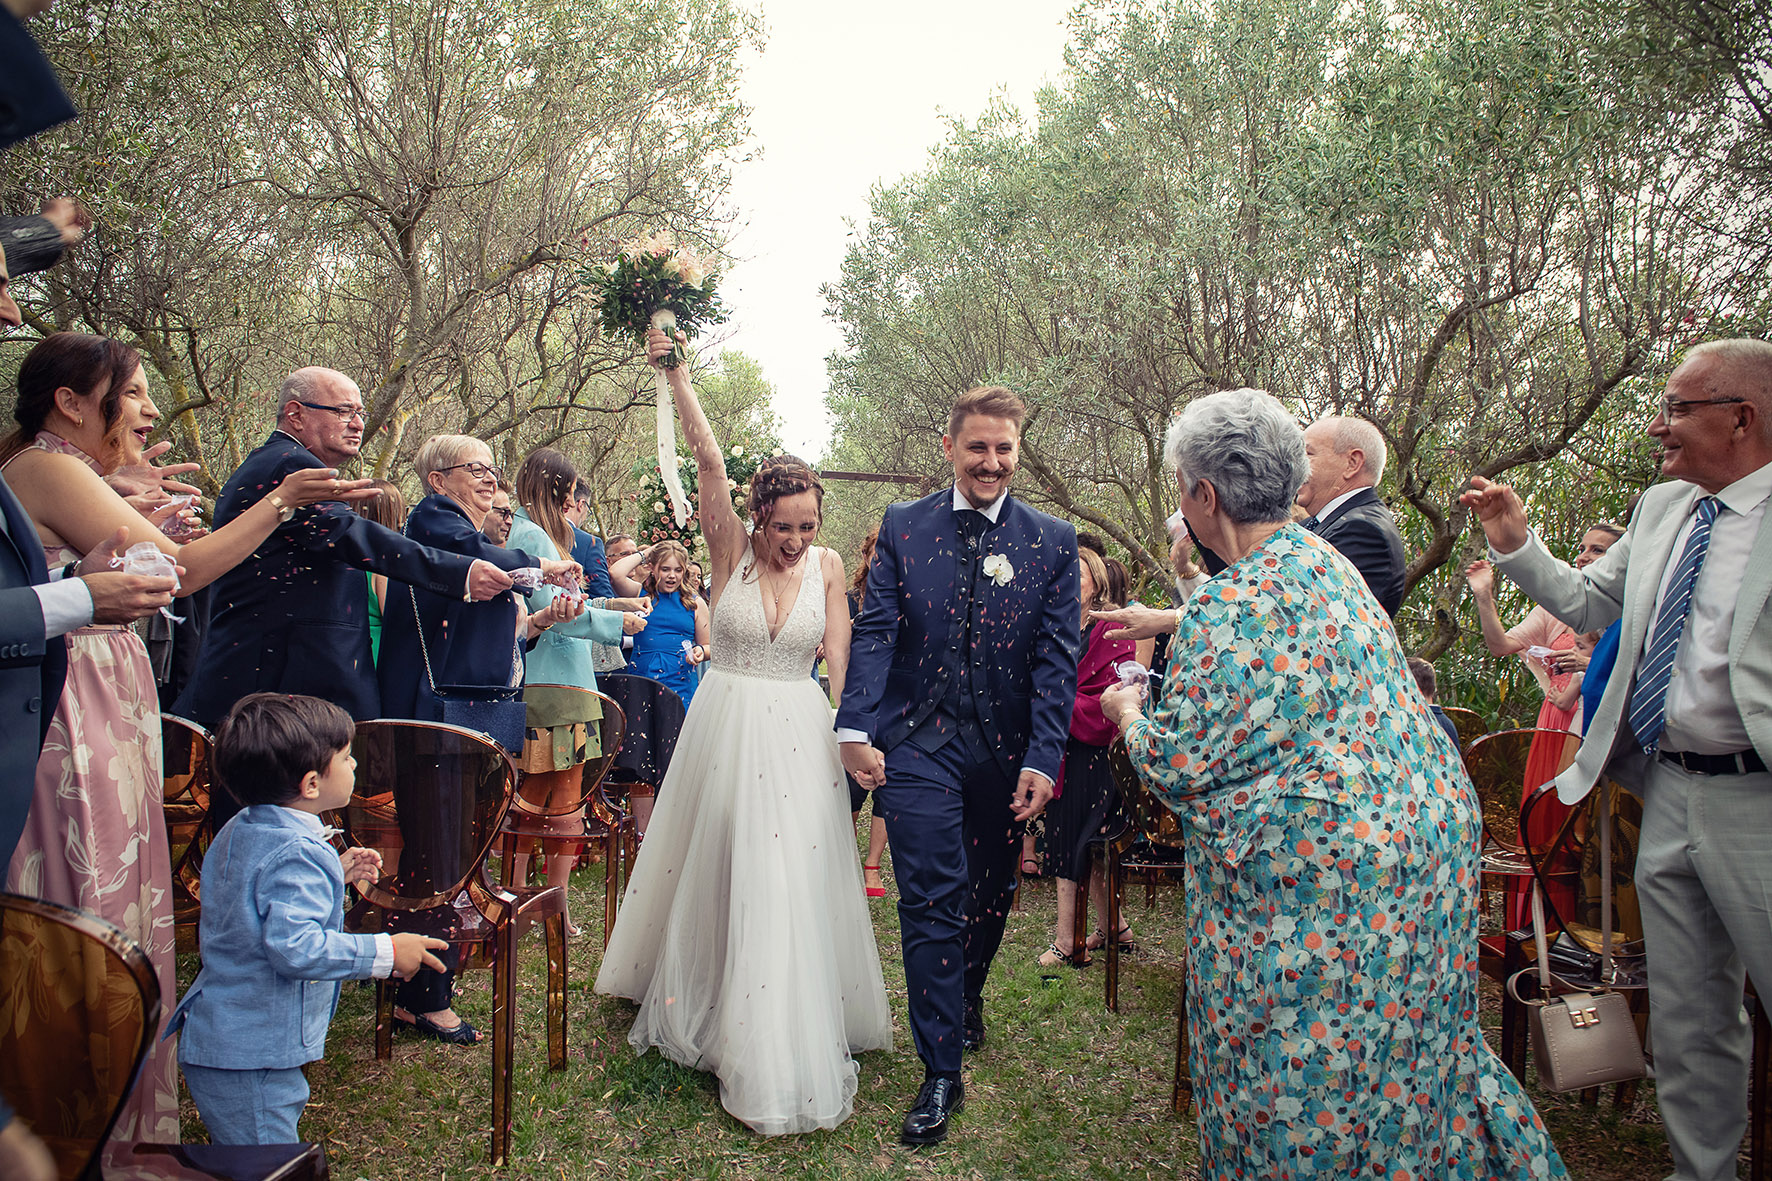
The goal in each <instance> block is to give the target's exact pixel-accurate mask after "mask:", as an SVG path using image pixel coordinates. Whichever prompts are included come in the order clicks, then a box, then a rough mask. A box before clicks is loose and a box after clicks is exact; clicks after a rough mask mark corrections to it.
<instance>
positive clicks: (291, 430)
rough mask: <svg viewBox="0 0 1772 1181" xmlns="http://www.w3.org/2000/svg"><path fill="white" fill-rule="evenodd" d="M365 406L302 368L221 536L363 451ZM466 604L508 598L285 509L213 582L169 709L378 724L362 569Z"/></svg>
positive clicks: (330, 379)
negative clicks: (303, 704) (187, 674)
mask: <svg viewBox="0 0 1772 1181" xmlns="http://www.w3.org/2000/svg"><path fill="white" fill-rule="evenodd" d="M363 414H364V411H363V396H362V394H361V393H360V392H359V391H358V389H357V383H356V382H354V381H352V380H351V379H350V378H349V377H346V376H345V375H344V374H342V373H339V372H338V371H336V370H333V369H321V368H318V367H309V368H305V369H298V370H296V371H295V372H294V373H291V374H290V375H289V376H288V377H287V378H285V379H284V381H283V387H282V390H281V391H280V393H279V395H278V408H277V429H276V430H275V431H273V432H271V437H270V438H269V439H266V440H265V442H264V443H263V444H262V445H261V446H260V447H259V448H258V450H256V451H254V452H253V453H252V454H251V455H249V456H247V457H246V462H245V463H242V464H241V465H240V469H239V470H238V471H236V472H235V473H234V474H233V476H232V477H230V478H229V480H228V483H227V486H226V487H225V488H223V489H222V494H221V498H220V499H219V500H218V501H217V502H216V509H215V525H216V528H218V529H219V528H220V527H221V526H223V525H225V524H227V523H228V522H229V521H231V520H233V519H234V518H235V517H237V516H239V515H240V514H241V513H242V512H244V511H245V510H246V509H248V508H250V507H251V506H252V505H254V504H257V503H258V501H259V500H260V499H261V498H263V497H264V496H266V495H267V494H270V493H271V492H273V491H274V490H275V489H276V487H277V485H278V483H279V482H280V481H281V480H282V479H283V477H284V476H286V475H288V474H289V473H290V472H292V471H295V470H296V469H298V468H304V467H340V466H342V465H343V464H345V463H346V462H348V461H349V460H351V459H353V458H355V457H356V455H357V451H358V449H359V448H360V447H361V446H362V445H363ZM365 570H371V571H374V572H375V573H377V574H385V575H387V576H388V578H390V579H393V580H396V581H399V582H407V583H411V584H413V585H415V586H421V587H424V588H425V589H427V590H430V591H434V592H436V593H437V594H440V595H450V596H453V597H457V598H462V599H465V600H474V601H479V600H482V599H489V598H491V597H492V596H493V595H496V594H498V593H499V592H500V591H503V590H508V589H509V588H510V585H511V576H510V575H509V574H506V573H505V572H504V571H503V570H500V569H499V568H498V567H496V566H494V565H492V564H491V563H489V562H483V561H476V560H474V559H471V558H465V557H462V556H460V555H457V554H448V553H444V552H442V551H440V550H436V549H432V548H430V547H429V546H423V545H419V544H417V543H416V542H413V541H409V540H407V539H406V538H405V537H402V536H401V535H400V534H398V533H396V532H394V531H393V530H391V529H385V528H383V527H382V526H380V525H378V524H376V523H375V522H373V521H370V520H368V519H367V518H365V517H361V516H358V515H357V514H356V513H354V512H352V511H351V510H350V508H348V507H347V506H346V505H345V504H344V503H343V502H340V501H328V502H325V503H322V504H314V505H309V506H308V507H306V508H303V509H296V510H285V511H284V516H283V523H282V524H281V525H279V526H278V527H277V530H276V532H274V533H272V534H271V535H270V536H269V537H268V538H266V539H265V540H264V542H263V543H262V544H261V545H260V546H259V547H258V549H257V550H256V551H254V552H253V554H252V556H251V557H249V558H247V559H246V560H245V561H244V562H241V563H240V564H239V565H238V566H236V567H234V568H233V569H232V570H230V571H228V572H227V573H226V574H224V575H222V576H221V577H220V578H218V579H216V580H215V582H214V584H213V586H212V591H213V600H212V607H211V610H212V612H213V614H212V615H211V617H210V621H209V633H208V634H207V635H206V636H204V637H203V650H202V655H200V656H199V657H198V660H197V667H198V669H199V672H198V673H197V675H196V676H195V677H194V678H193V679H192V681H191V683H190V684H188V685H186V686H185V690H184V692H183V693H181V694H180V695H179V699H178V701H177V703H175V705H174V706H173V710H174V712H175V713H178V714H179V715H181V716H183V717H187V718H190V719H191V720H192V721H195V722H197V723H199V724H200V725H203V726H207V727H210V728H212V729H213V728H214V727H215V726H216V725H217V724H219V723H220V722H221V719H222V718H223V717H225V716H226V715H227V712H228V710H229V709H231V708H233V705H234V703H235V702H236V701H239V700H240V699H241V698H242V697H245V696H246V695H247V694H248V693H257V692H260V691H273V692H278V693H305V694H308V695H310V696H313V697H319V698H322V699H324V700H326V701H330V702H332V703H334V704H335V705H338V706H340V707H342V708H343V709H344V711H345V712H346V713H348V714H350V715H351V717H353V718H355V719H356V720H358V721H362V720H364V719H365V718H374V717H380V716H381V713H382V710H381V697H380V694H379V692H378V689H377V685H376V678H375V664H374V661H373V660H372V659H371V657H370V651H369V614H368V607H369V599H368V590H367V586H368V583H367V581H366V580H365V579H364V577H363V574H362V571H365Z"/></svg>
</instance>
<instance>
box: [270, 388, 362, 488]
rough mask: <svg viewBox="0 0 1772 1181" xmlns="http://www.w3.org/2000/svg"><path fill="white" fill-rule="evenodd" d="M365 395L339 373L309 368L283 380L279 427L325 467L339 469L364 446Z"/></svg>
mask: <svg viewBox="0 0 1772 1181" xmlns="http://www.w3.org/2000/svg"><path fill="white" fill-rule="evenodd" d="M363 417H364V416H363V394H362V392H361V391H360V390H358V388H357V383H356V382H354V381H352V380H351V379H350V378H349V377H346V376H345V375H344V374H342V373H340V372H339V371H338V370H336V369H326V368H323V367H322V366H319V365H309V366H306V367H305V368H302V369H297V370H296V371H295V372H294V373H291V374H290V375H289V376H288V377H286V378H284V379H283V385H282V387H281V388H280V389H279V390H278V391H277V426H278V428H279V429H281V430H283V431H285V432H286V433H288V434H290V435H293V436H295V438H296V439H298V440H300V442H301V444H302V446H304V447H306V448H307V449H308V450H309V451H312V452H313V453H314V455H315V457H316V458H318V459H319V460H320V461H321V462H323V463H328V464H331V465H332V466H333V467H338V466H339V465H340V464H343V463H345V462H346V461H348V460H351V459H354V458H356V455H357V452H358V450H359V449H360V448H361V447H362V446H363Z"/></svg>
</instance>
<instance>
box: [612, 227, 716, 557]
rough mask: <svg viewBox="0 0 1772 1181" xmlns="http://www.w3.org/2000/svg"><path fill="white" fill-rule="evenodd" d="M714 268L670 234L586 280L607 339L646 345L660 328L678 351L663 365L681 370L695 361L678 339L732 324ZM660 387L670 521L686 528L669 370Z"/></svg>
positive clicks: (627, 246) (635, 246)
mask: <svg viewBox="0 0 1772 1181" xmlns="http://www.w3.org/2000/svg"><path fill="white" fill-rule="evenodd" d="M713 268H714V263H713V260H712V259H710V258H706V257H704V256H702V255H699V254H697V253H695V252H694V251H693V250H690V249H689V248H688V247H686V246H680V245H678V243H677V239H676V236H675V235H673V234H672V233H671V232H670V231H669V230H665V231H663V232H661V233H657V234H652V235H650V236H648V237H646V238H635V239H633V240H632V241H629V242H624V243H622V247H621V251H620V253H619V254H617V255H616V258H615V261H614V262H611V263H606V264H605V265H603V266H601V267H590V268H587V269H586V270H585V271H583V272H581V273H580V275H579V281H580V282H581V283H583V284H584V285H585V286H586V287H588V288H589V289H590V291H591V295H592V298H594V299H595V300H596V301H597V317H598V319H599V320H600V321H601V322H602V325H603V334H604V335H605V336H609V337H616V336H623V335H625V336H630V337H632V338H633V339H634V340H635V341H636V342H640V343H643V342H644V341H645V340H646V330H647V329H648V328H657V329H658V330H660V331H661V332H663V333H664V334H665V335H666V336H668V337H670V338H671V342H672V347H671V351H670V352H669V353H667V354H666V355H665V356H664V357H663V358H662V359H661V360H660V362H659V364H660V365H662V366H663V367H664V369H675V368H676V367H677V366H679V365H681V364H683V363H684V362H685V361H687V360H688V359H689V355H688V352H687V350H686V349H685V348H684V342H683V341H680V340H678V339H677V334H678V333H679V332H681V333H682V334H683V335H684V337H686V338H691V339H692V338H694V337H695V336H696V334H697V333H699V332H700V331H701V330H702V328H704V327H706V326H707V325H709V324H719V323H722V322H724V321H725V319H726V316H727V311H726V309H725V308H724V307H723V306H721V304H720V297H719V294H718V292H716V291H715V289H714V285H715V279H716V276H715V274H714V269H713ZM653 386H654V390H655V392H656V395H657V402H658V464H659V470H660V472H661V474H662V475H663V476H664V484H665V491H666V492H667V493H668V494H669V496H670V501H671V515H672V516H673V517H675V518H676V521H677V526H678V527H679V528H684V527H686V526H687V525H688V524H689V516H690V509H689V499H688V497H687V496H686V495H685V494H684V491H683V481H682V480H681V479H680V478H679V477H678V475H677V468H676V464H675V462H674V460H675V456H676V452H677V435H676V425H675V423H674V421H673V420H672V418H671V392H670V387H669V386H668V385H666V383H665V376H664V372H663V369H661V370H660V371H658V372H657V374H656V375H655V377H654V381H653Z"/></svg>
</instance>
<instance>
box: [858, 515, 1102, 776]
mask: <svg viewBox="0 0 1772 1181" xmlns="http://www.w3.org/2000/svg"><path fill="white" fill-rule="evenodd" d="M979 552H980V554H981V556H983V557H988V556H989V555H993V554H1000V555H1002V556H1003V557H1004V558H1006V559H1008V562H1009V565H1010V568H1011V576H1010V577H1009V579H1008V580H1007V581H1006V582H1004V583H1002V584H1001V585H999V584H998V583H997V582H996V581H995V580H994V579H992V578H991V577H989V576H987V575H986V574H985V573H984V572H983V570H982V569H981V570H980V571H979V574H978V581H977V584H976V588H975V590H974V594H973V600H972V639H973V649H972V652H971V653H967V654H965V656H966V657H967V658H970V659H973V660H974V664H973V674H972V677H971V684H972V690H973V703H974V705H975V706H976V708H977V711H978V720H979V722H980V724H981V727H982V728H983V730H984V733H985V735H986V738H987V740H988V741H989V743H990V745H991V753H992V755H993V756H995V758H996V761H997V763H998V765H999V766H1000V767H1001V768H1002V770H1003V772H1004V773H1005V774H1006V775H1008V776H1010V777H1011V778H1013V777H1014V776H1015V775H1017V774H1018V773H1019V771H1020V770H1021V768H1023V767H1031V768H1032V769H1033V770H1035V771H1038V772H1040V773H1041V774H1043V775H1045V776H1046V777H1047V778H1049V779H1052V780H1054V781H1056V780H1057V779H1058V769H1059V766H1060V765H1061V764H1062V763H1063V761H1064V744H1065V738H1066V736H1067V735H1068V734H1069V732H1070V724H1071V705H1072V703H1073V701H1074V700H1075V698H1076V695H1077V654H1078V651H1079V650H1080V649H1081V648H1082V632H1081V630H1080V628H1079V627H1078V624H1077V620H1078V614H1079V611H1080V607H1079V603H1078V597H1077V596H1078V586H1077V582H1078V579H1077V531H1076V529H1075V528H1074V527H1073V526H1072V525H1070V524H1069V523H1068V522H1066V521H1061V520H1059V519H1058V518H1057V517H1051V516H1047V515H1046V514H1045V513H1042V512H1038V511H1036V510H1035V509H1031V508H1029V507H1028V506H1027V505H1025V504H1023V503H1022V502H1021V501H1019V500H1016V499H1014V498H1013V497H1011V498H1009V500H1008V501H1007V503H1005V504H1004V505H1003V511H1002V514H1001V515H1000V516H999V517H998V518H997V524H996V525H995V526H994V527H993V528H992V529H990V530H989V531H988V532H987V533H986V534H985V535H984V539H983V540H982V541H981V542H980V550H979ZM981 560H982V558H981ZM958 562H959V558H958V555H957V552H956V549H955V522H954V511H953V489H952V488H951V487H949V488H944V489H942V490H941V491H940V492H935V493H931V494H930V495H928V496H925V497H924V498H923V499H921V500H917V501H910V502H907V503H900V504H895V505H892V506H891V507H889V508H888V509H887V510H886V514H885V516H884V517H883V518H882V519H881V521H880V539H879V541H878V543H877V544H876V546H875V548H874V558H873V561H872V562H871V563H870V564H869V566H868V584H867V587H868V589H867V596H866V605H865V606H864V607H863V608H862V612H861V616H860V617H859V618H858V619H857V620H856V622H855V633H854V640H853V641H852V643H851V645H850V649H849V676H848V680H847V681H846V682H845V684H844V687H843V700H842V702H841V703H840V704H839V707H838V710H837V727H838V729H846V730H860V731H863V732H864V733H866V734H868V735H869V736H871V737H872V739H873V743H874V745H875V746H877V747H879V748H880V749H881V750H882V751H890V750H891V749H892V748H893V747H895V746H897V745H898V744H899V743H900V742H903V741H904V740H905V738H906V737H908V736H909V735H910V733H911V732H912V731H913V730H915V729H916V728H917V727H918V726H920V725H922V724H923V723H924V722H926V721H928V719H929V718H930V717H932V716H933V715H934V714H935V712H936V709H937V708H938V707H939V705H940V704H941V700H942V697H943V696H944V694H945V691H946V689H945V684H944V683H943V682H942V678H941V676H940V670H941V667H942V663H941V653H942V651H943V650H944V649H947V648H949V647H951V646H955V645H958V644H959V642H960V637H961V636H962V634H963V629H964V626H965V621H963V620H961V619H960V618H958V617H957V616H956V615H955V614H954V610H953V603H954V578H955V575H956V572H957V567H958Z"/></svg>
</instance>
